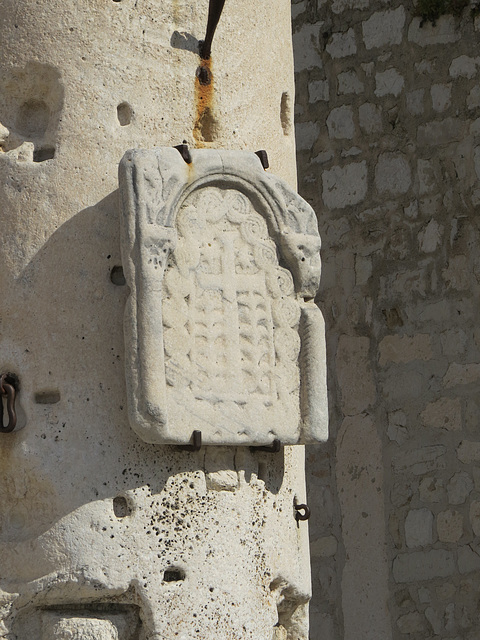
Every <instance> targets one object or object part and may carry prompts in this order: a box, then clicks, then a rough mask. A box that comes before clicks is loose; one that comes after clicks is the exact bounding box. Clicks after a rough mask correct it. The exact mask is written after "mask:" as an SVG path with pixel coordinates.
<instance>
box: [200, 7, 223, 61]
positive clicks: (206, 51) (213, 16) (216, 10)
mask: <svg viewBox="0 0 480 640" xmlns="http://www.w3.org/2000/svg"><path fill="white" fill-rule="evenodd" d="M224 4H225V0H210V4H209V5H208V21H207V33H206V35H205V40H203V42H200V57H201V58H202V60H208V59H209V58H210V55H211V53H212V41H213V36H214V35H215V29H216V28H217V24H218V21H219V20H220V16H221V15H222V11H223V5H224Z"/></svg>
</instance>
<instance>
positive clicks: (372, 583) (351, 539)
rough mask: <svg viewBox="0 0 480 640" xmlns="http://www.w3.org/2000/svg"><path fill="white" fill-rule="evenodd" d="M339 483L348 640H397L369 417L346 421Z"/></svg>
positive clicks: (376, 447) (376, 441)
mask: <svg viewBox="0 0 480 640" xmlns="http://www.w3.org/2000/svg"><path fill="white" fill-rule="evenodd" d="M336 455H337V464H336V478H337V486H338V490H339V498H340V505H341V509H342V533H343V543H344V545H345V552H346V560H345V567H344V569H343V574H342V604H343V612H344V624H345V632H344V638H345V640H371V638H372V628H375V633H376V634H377V635H378V637H379V638H382V640H388V639H389V638H392V632H391V623H390V619H389V615H388V613H387V611H388V610H387V593H388V588H387V584H388V575H389V561H388V559H387V553H386V539H385V537H386V531H385V524H384V523H385V516H384V495H383V491H382V489H383V462H382V447H381V440H380V437H379V435H378V433H377V428H376V425H375V423H374V421H373V419H372V418H371V417H370V416H368V415H361V416H355V417H349V418H346V419H345V420H344V421H343V423H342V426H341V429H340V432H339V434H338V438H337V452H336Z"/></svg>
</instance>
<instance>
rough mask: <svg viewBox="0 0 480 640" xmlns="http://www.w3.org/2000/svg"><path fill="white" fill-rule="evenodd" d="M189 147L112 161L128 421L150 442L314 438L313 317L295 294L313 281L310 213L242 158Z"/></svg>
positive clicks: (316, 374)
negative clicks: (116, 173)
mask: <svg viewBox="0 0 480 640" xmlns="http://www.w3.org/2000/svg"><path fill="white" fill-rule="evenodd" d="M191 155H192V161H191V163H190V164H187V163H186V162H185V161H184V160H183V159H182V157H181V155H180V154H179V153H178V151H177V150H176V149H173V148H168V149H159V150H157V151H133V152H128V153H127V154H126V155H125V157H124V159H123V160H122V162H121V164H120V189H121V194H122V202H123V219H122V255H123V263H124V270H125V278H126V281H127V283H128V285H129V287H130V291H131V294H130V298H129V300H128V302H127V307H126V315H125V336H126V351H127V366H126V373H127V391H128V404H129V416H130V422H131V425H132V427H133V428H134V430H135V431H136V432H137V433H138V435H140V436H141V437H142V438H143V439H144V440H146V441H147V442H152V443H153V442H154V443H168V444H173V443H176V444H182V443H183V444H187V443H188V442H189V441H190V439H191V437H192V432H193V431H200V432H201V433H202V442H203V444H243V445H260V444H268V443H271V442H272V441H273V440H274V439H279V440H280V441H281V442H283V443H289V444H294V443H297V442H300V441H301V442H309V441H315V440H317V439H322V438H323V437H324V435H322V434H325V431H324V430H325V428H326V425H327V422H326V419H327V409H326V378H325V376H326V374H325V362H324V359H325V345H324V339H323V338H321V335H322V332H323V321H322V319H321V313H320V311H319V310H318V308H317V307H316V306H315V304H314V303H313V302H305V301H304V298H306V297H308V298H309V299H310V300H311V299H312V298H313V297H314V296H315V294H316V291H317V288H318V284H319V278H320V254H319V249H320V238H319V235H318V230H317V222H316V218H315V214H314V213H313V211H312V210H311V208H310V207H309V206H308V205H307V203H306V202H305V201H303V200H301V199H300V198H299V196H297V195H296V194H295V193H294V192H293V191H292V190H291V189H290V188H289V187H288V186H287V185H286V183H284V182H283V181H281V180H280V179H278V178H274V177H273V176H271V175H269V174H267V173H265V171H264V170H263V168H262V166H261V164H260V161H259V159H258V158H257V157H256V156H255V155H254V154H251V153H248V152H226V151H215V150H209V149H204V150H194V151H192V152H191ZM279 255H281V256H282V259H283V261H284V264H286V265H287V266H288V269H286V268H283V267H281V266H280V265H279V257H278V256H279ZM322 363H323V364H322Z"/></svg>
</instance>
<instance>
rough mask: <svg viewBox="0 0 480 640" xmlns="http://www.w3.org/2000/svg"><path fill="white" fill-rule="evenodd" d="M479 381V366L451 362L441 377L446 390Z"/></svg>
mask: <svg viewBox="0 0 480 640" xmlns="http://www.w3.org/2000/svg"><path fill="white" fill-rule="evenodd" d="M479 379H480V364H477V363H471V364H459V363H457V362H452V363H451V364H450V365H449V367H448V369H447V372H446V374H445V375H444V377H443V384H444V385H445V387H446V388H447V389H449V388H451V387H456V386H457V385H465V384H472V383H473V382H477V381H478V380H479Z"/></svg>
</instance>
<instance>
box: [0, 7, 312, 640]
mask: <svg viewBox="0 0 480 640" xmlns="http://www.w3.org/2000/svg"><path fill="white" fill-rule="evenodd" d="M207 9H208V2H207V0H198V1H197V2H187V1H186V0H165V1H162V2H160V1H156V2H154V1H152V0H103V1H102V2H99V1H98V0H79V1H78V2H65V1H64V0H36V1H35V2H34V1H33V0H16V2H15V3H11V2H10V1H9V0H0V33H1V42H2V45H1V51H0V87H1V89H0V123H1V127H0V147H1V153H0V203H1V204H0V221H1V232H0V272H1V274H2V276H1V278H0V300H1V316H0V335H1V340H0V373H3V372H8V373H12V374H15V375H16V376H18V379H19V385H20V391H19V394H18V401H17V406H18V416H19V418H18V427H17V429H16V430H15V431H14V432H13V433H11V434H0V558H1V562H0V564H1V569H0V636H2V635H8V637H9V638H21V637H27V636H31V635H32V634H33V635H35V634H36V637H38V638H40V637H41V638H44V639H45V640H47V639H48V640H53V639H54V638H59V639H60V638H67V637H74V638H79V639H80V638H84V637H85V638H86V637H89V638H90V637H91V638H92V639H93V638H98V637H101V638H105V639H107V638H112V639H115V640H116V639H117V638H118V639H119V640H130V638H132V639H133V638H136V637H137V636H138V637H139V638H153V637H158V638H159V640H160V639H161V640H174V639H175V640H180V639H185V640H187V639H188V640H193V639H194V638H201V639H202V640H210V639H212V640H213V638H223V639H225V640H226V639H227V638H232V639H233V638H235V639H237V638H238V639H242V640H245V639H247V638H248V639H252V640H253V639H255V640H270V639H271V638H291V639H293V638H295V640H299V639H300V638H306V637H307V630H306V629H307V622H306V603H307V602H308V598H309V590H310V586H309V585H310V576H309V558H308V548H307V538H306V533H307V530H306V523H300V524H297V522H296V521H295V518H294V509H293V501H294V499H297V500H298V501H299V502H303V501H304V471H303V469H304V463H303V450H302V447H285V448H282V450H281V452H280V453H277V454H270V453H259V452H255V453H253V452H251V451H250V450H249V449H248V448H242V447H238V448H227V447H212V448H203V449H201V450H200V451H199V452H187V451H180V450H178V449H175V448H174V447H170V446H161V445H151V444H146V443H144V442H142V441H141V440H140V439H139V438H138V437H137V436H136V435H135V434H134V432H133V430H132V429H131V428H130V426H129V424H128V420H127V415H126V414H127V410H126V406H125V404H126V400H125V394H126V390H125V373H124V346H123V345H124V342H123V331H122V326H123V313H124V306H125V301H126V298H127V296H128V291H127V287H126V286H125V285H124V282H123V279H122V273H121V268H120V267H121V260H120V239H119V202H118V190H117V167H118V162H119V161H120V159H121V157H122V156H123V154H124V152H125V151H126V150H127V149H129V148H132V147H144V148H151V147H154V146H170V145H177V144H179V143H182V141H183V140H186V141H187V143H189V144H190V145H191V146H192V147H195V146H196V147H201V146H203V147H216V148H228V149H248V150H251V151H256V150H257V149H266V150H267V151H268V154H269V159H270V164H271V170H272V172H274V173H276V174H277V175H279V176H281V177H283V178H284V179H286V180H287V181H288V182H289V183H290V184H291V185H292V186H293V187H294V186H295V158H294V140H293V124H292V112H291V105H292V103H293V73H292V71H293V69H292V54H291V44H290V2H289V1H288V0H264V1H262V2H255V1H254V0H244V1H242V2H234V1H233V0H230V1H228V0H227V3H226V7H225V10H224V14H223V16H222V19H221V22H220V24H219V26H218V29H217V34H216V37H215V40H214V46H213V54H212V60H211V68H212V73H213V82H212V85H211V86H210V88H209V90H208V91H207V92H205V91H203V90H202V88H201V87H200V86H199V84H198V80H197V79H196V69H197V67H198V65H199V56H198V53H197V50H198V39H200V38H202V37H203V35H204V32H205V25H206V19H207Z"/></svg>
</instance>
